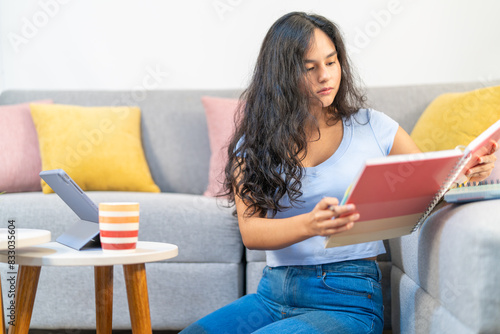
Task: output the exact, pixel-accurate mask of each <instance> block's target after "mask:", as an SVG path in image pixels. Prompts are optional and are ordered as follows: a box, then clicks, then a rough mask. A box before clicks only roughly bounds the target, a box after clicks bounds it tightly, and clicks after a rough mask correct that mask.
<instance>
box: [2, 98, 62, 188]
mask: <svg viewBox="0 0 500 334" xmlns="http://www.w3.org/2000/svg"><path fill="white" fill-rule="evenodd" d="M30 103H31V102H30ZM30 103H22V104H15V105H3V106H0V154H1V155H0V156H1V157H2V162H1V163H0V192H3V191H5V192H7V193H14V192H23V191H41V190H42V187H41V184H40V176H38V173H40V171H41V170H42V162H41V158H40V148H39V146H38V136H37V133H36V129H35V124H34V123H33V119H32V118H31V113H30V107H29V104H30ZM34 103H52V101H51V100H43V101H35V102H34Z"/></svg>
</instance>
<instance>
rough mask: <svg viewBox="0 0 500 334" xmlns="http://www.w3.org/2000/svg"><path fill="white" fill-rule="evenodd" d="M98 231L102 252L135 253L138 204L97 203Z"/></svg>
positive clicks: (137, 230)
mask: <svg viewBox="0 0 500 334" xmlns="http://www.w3.org/2000/svg"><path fill="white" fill-rule="evenodd" d="M99 230H100V233H101V247H102V250H103V252H120V253H132V252H135V248H136V244H137V236H138V235H139V203H137V202H107V203H99Z"/></svg>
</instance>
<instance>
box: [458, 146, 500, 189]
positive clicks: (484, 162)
mask: <svg viewBox="0 0 500 334" xmlns="http://www.w3.org/2000/svg"><path fill="white" fill-rule="evenodd" d="M498 147H499V145H498V143H497V142H494V141H492V143H491V149H490V151H489V152H488V153H487V154H486V155H483V156H481V157H478V158H477V162H476V164H475V165H474V166H472V167H471V168H469V170H468V171H467V172H466V173H465V176H467V177H468V178H469V182H479V181H482V180H484V179H486V178H487V177H488V176H490V174H491V171H492V170H493V168H494V167H495V161H496V160H497V157H496V156H495V152H496V151H497V150H498Z"/></svg>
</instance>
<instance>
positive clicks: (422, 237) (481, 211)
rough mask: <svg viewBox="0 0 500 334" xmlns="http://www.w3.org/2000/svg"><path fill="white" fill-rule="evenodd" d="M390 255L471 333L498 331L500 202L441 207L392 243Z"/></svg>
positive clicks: (396, 263)
mask: <svg viewBox="0 0 500 334" xmlns="http://www.w3.org/2000/svg"><path fill="white" fill-rule="evenodd" d="M398 243H400V244H399V245H398ZM391 254H392V260H393V264H394V265H395V266H396V267H397V268H399V269H401V270H402V271H403V272H404V273H405V275H406V276H407V277H408V279H411V280H412V281H413V282H415V284H416V285H417V286H420V287H421V289H423V291H426V292H427V293H428V294H429V296H430V297H432V298H434V299H435V300H437V301H439V303H440V305H442V307H444V308H445V309H446V310H447V312H450V314H451V315H453V317H455V318H457V319H460V321H461V322H462V323H465V324H467V326H468V327H469V328H471V329H473V332H474V333H498V332H500V323H499V322H498V319H500V299H498V298H497V296H498V283H497V282H498V281H500V268H499V267H498V256H499V254H500V200H490V201H480V202H473V203H468V204H461V205H454V204H447V205H444V207H442V208H440V209H439V210H438V211H437V212H435V213H434V214H432V215H431V216H430V217H429V219H427V221H426V222H425V223H424V225H423V226H422V227H421V229H420V233H414V234H412V235H409V236H407V237H403V238H399V240H398V239H394V240H391ZM395 298H399V297H398V296H395Z"/></svg>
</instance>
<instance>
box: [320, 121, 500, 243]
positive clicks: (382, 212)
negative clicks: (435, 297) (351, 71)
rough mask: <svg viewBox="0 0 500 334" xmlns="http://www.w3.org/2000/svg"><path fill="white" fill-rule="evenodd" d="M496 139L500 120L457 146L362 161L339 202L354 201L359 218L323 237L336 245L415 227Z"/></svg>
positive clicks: (381, 237) (387, 236) (390, 235)
mask: <svg viewBox="0 0 500 334" xmlns="http://www.w3.org/2000/svg"><path fill="white" fill-rule="evenodd" d="M492 140H494V141H497V142H499V141H500V121H498V122H496V123H495V124H493V125H492V126H491V127H489V128H488V129H487V130H486V131H484V132H483V133H482V134H481V135H480V136H478V137H477V138H476V139H474V140H473V141H472V142H471V143H470V144H469V145H468V146H467V147H466V148H465V149H464V150H463V151H462V150H461V149H458V148H457V149H454V150H446V151H436V152H426V153H418V154H403V155H392V156H387V157H382V158H376V159H370V160H367V161H366V162H365V165H364V166H363V167H362V168H361V171H360V172H359V174H358V176H357V177H356V179H355V181H354V182H353V183H352V185H351V186H350V187H349V189H348V190H347V191H346V194H345V195H344V198H343V200H342V203H345V204H349V203H353V204H355V205H356V210H357V212H359V214H360V219H359V220H358V221H356V222H355V223H354V227H353V228H352V229H350V230H349V231H345V232H341V233H339V234H334V235H332V236H330V237H328V238H327V239H326V244H325V247H327V248H328V247H337V246H344V245H350V244H357V243H362V242H368V241H375V240H384V239H391V238H396V237H400V236H403V235H406V234H410V233H412V232H413V231H416V230H418V228H419V227H420V226H421V224H422V223H423V222H424V221H425V219H426V218H427V217H428V216H429V214H430V213H431V211H432V209H433V208H434V207H435V206H436V204H437V203H438V202H439V201H440V200H441V198H442V197H443V195H444V194H445V192H446V191H447V190H448V189H449V188H450V186H451V185H452V184H454V181H455V182H463V181H464V180H463V178H464V172H465V171H466V170H467V169H468V168H469V167H471V166H472V165H474V164H475V159H476V158H477V157H478V156H482V155H484V154H485V153H486V151H487V150H488V149H489V147H490V143H491V141H492Z"/></svg>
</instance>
